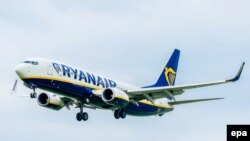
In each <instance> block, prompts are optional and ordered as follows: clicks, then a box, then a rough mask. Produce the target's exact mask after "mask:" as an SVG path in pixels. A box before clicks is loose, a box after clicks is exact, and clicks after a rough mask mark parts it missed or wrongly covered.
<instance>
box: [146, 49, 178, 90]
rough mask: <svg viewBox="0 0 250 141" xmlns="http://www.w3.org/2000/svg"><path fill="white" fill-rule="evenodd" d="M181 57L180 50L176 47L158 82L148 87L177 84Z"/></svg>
mask: <svg viewBox="0 0 250 141" xmlns="http://www.w3.org/2000/svg"><path fill="white" fill-rule="evenodd" d="M179 57H180V50H178V49H175V50H174V52H173V54H172V56H171V57H170V59H169V61H168V63H167V64H166V66H165V67H164V69H163V70H162V73H161V75H160V77H159V78H158V80H157V81H156V83H155V84H154V85H151V86H148V87H162V86H173V85H174V84H175V78H176V72H177V68H178V62H179Z"/></svg>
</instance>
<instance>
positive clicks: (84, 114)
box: [82, 112, 89, 121]
mask: <svg viewBox="0 0 250 141" xmlns="http://www.w3.org/2000/svg"><path fill="white" fill-rule="evenodd" d="M88 119H89V115H88V113H86V112H84V113H82V120H84V121H87V120H88Z"/></svg>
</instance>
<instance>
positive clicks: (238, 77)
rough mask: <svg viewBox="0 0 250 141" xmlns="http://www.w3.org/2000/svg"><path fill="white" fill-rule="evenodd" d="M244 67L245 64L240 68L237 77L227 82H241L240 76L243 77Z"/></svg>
mask: <svg viewBox="0 0 250 141" xmlns="http://www.w3.org/2000/svg"><path fill="white" fill-rule="evenodd" d="M244 65H245V62H243V63H242V65H241V67H240V69H239V71H238V73H237V75H236V76H235V77H234V78H233V79H229V80H227V82H235V81H237V80H239V79H240V76H241V73H242V70H243V68H244Z"/></svg>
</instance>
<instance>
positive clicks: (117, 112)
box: [114, 110, 120, 119]
mask: <svg viewBox="0 0 250 141" xmlns="http://www.w3.org/2000/svg"><path fill="white" fill-rule="evenodd" d="M114 117H115V119H119V118H120V114H119V111H118V110H116V111H115V112H114Z"/></svg>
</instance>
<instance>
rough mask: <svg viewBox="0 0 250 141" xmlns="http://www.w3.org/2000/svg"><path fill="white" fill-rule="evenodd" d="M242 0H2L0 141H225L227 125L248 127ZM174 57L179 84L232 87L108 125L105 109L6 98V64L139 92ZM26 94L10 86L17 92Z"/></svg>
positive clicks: (248, 45) (190, 94) (248, 24)
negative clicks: (82, 118) (89, 76)
mask: <svg viewBox="0 0 250 141" xmlns="http://www.w3.org/2000/svg"><path fill="white" fill-rule="evenodd" d="M249 7H250V1H249V0H239V1H235V0H219V1H218V0H203V1H199V0H175V1H173V0H154V1H149V0H138V1H134V0H127V1H117V0H110V1H101V0H100V1H97V0H91V1H86V0H81V1H80V0H75V1H70V2H69V1H67V0H36V1H32V0H30V1H12V0H1V1H0V48H1V56H0V59H1V60H2V61H1V80H0V85H1V88H2V92H1V98H0V103H1V106H0V111H1V120H0V125H1V126H0V140H6V141H7V140H18V141H26V140H31V139H35V140H37V141H44V140H46V141H52V140H75V141H80V140H81V141H82V140H87V139H88V140H89V141H98V140H121V141H127V140H160V141H161V140H174V141H183V140H184V139H185V140H188V141H189V140H190V141H191V140H192V141H200V140H203V141H211V140H215V141H216V140H217V141H221V140H226V139H225V138H226V125H227V124H249V119H250V111H249V108H250V102H249V101H250V95H249V89H248V85H249V80H248V78H249V75H250V71H249V65H248V61H249V60H250V57H249V54H250V40H249V39H250V38H249V37H250V18H249V14H250V9H249ZM175 48H178V49H180V50H181V59H180V64H179V70H178V76H177V80H176V83H177V84H187V83H196V82H206V81H214V80H220V79H226V78H230V77H233V76H234V75H235V74H236V73H237V71H238V68H239V66H240V65H241V63H242V62H243V61H246V63H247V64H246V66H245V69H244V72H243V74H242V78H241V80H240V81H239V82H237V83H233V84H227V85H223V86H215V87H209V88H202V89H196V90H189V91H186V93H184V95H182V96H179V97H177V99H178V100H183V99H193V98H208V97H225V98H226V99H225V100H221V101H213V102H205V103H196V104H189V105H183V106H177V107H176V108H175V110H174V111H173V112H171V113H168V114H166V115H164V116H163V117H157V116H153V117H130V116H129V117H127V118H126V120H115V119H114V118H113V114H112V112H110V111H102V110H89V109H86V111H87V112H89V116H90V119H89V121H88V122H80V123H79V122H77V121H76V120H75V114H76V113H77V112H78V109H74V108H72V110H71V111H68V110H67V109H63V110H61V111H59V112H56V111H52V110H49V109H46V108H43V107H40V106H38V104H37V102H36V101H35V100H31V99H29V98H20V97H13V96H11V95H10V89H11V87H12V85H13V83H14V80H15V78H17V76H16V74H15V72H14V67H15V65H17V64H18V63H19V62H21V61H22V60H23V59H25V58H29V57H46V58H51V59H54V60H59V61H62V62H65V63H69V64H72V65H74V66H79V67H81V68H87V69H89V70H92V71H94V72H97V73H99V74H104V75H107V76H110V77H112V78H115V79H118V80H121V81H124V82H127V83H131V84H134V85H137V86H144V85H149V84H151V83H154V82H155V81H156V79H157V78H158V76H159V73H160V72H161V70H162V68H163V66H164V65H165V63H166V61H167V59H168V58H169V56H170V55H171V53H172V51H173V50H174V49H175ZM30 92H31V91H30V90H29V89H26V88H24V87H23V86H22V85H21V83H20V84H19V86H18V94H28V93H30Z"/></svg>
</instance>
